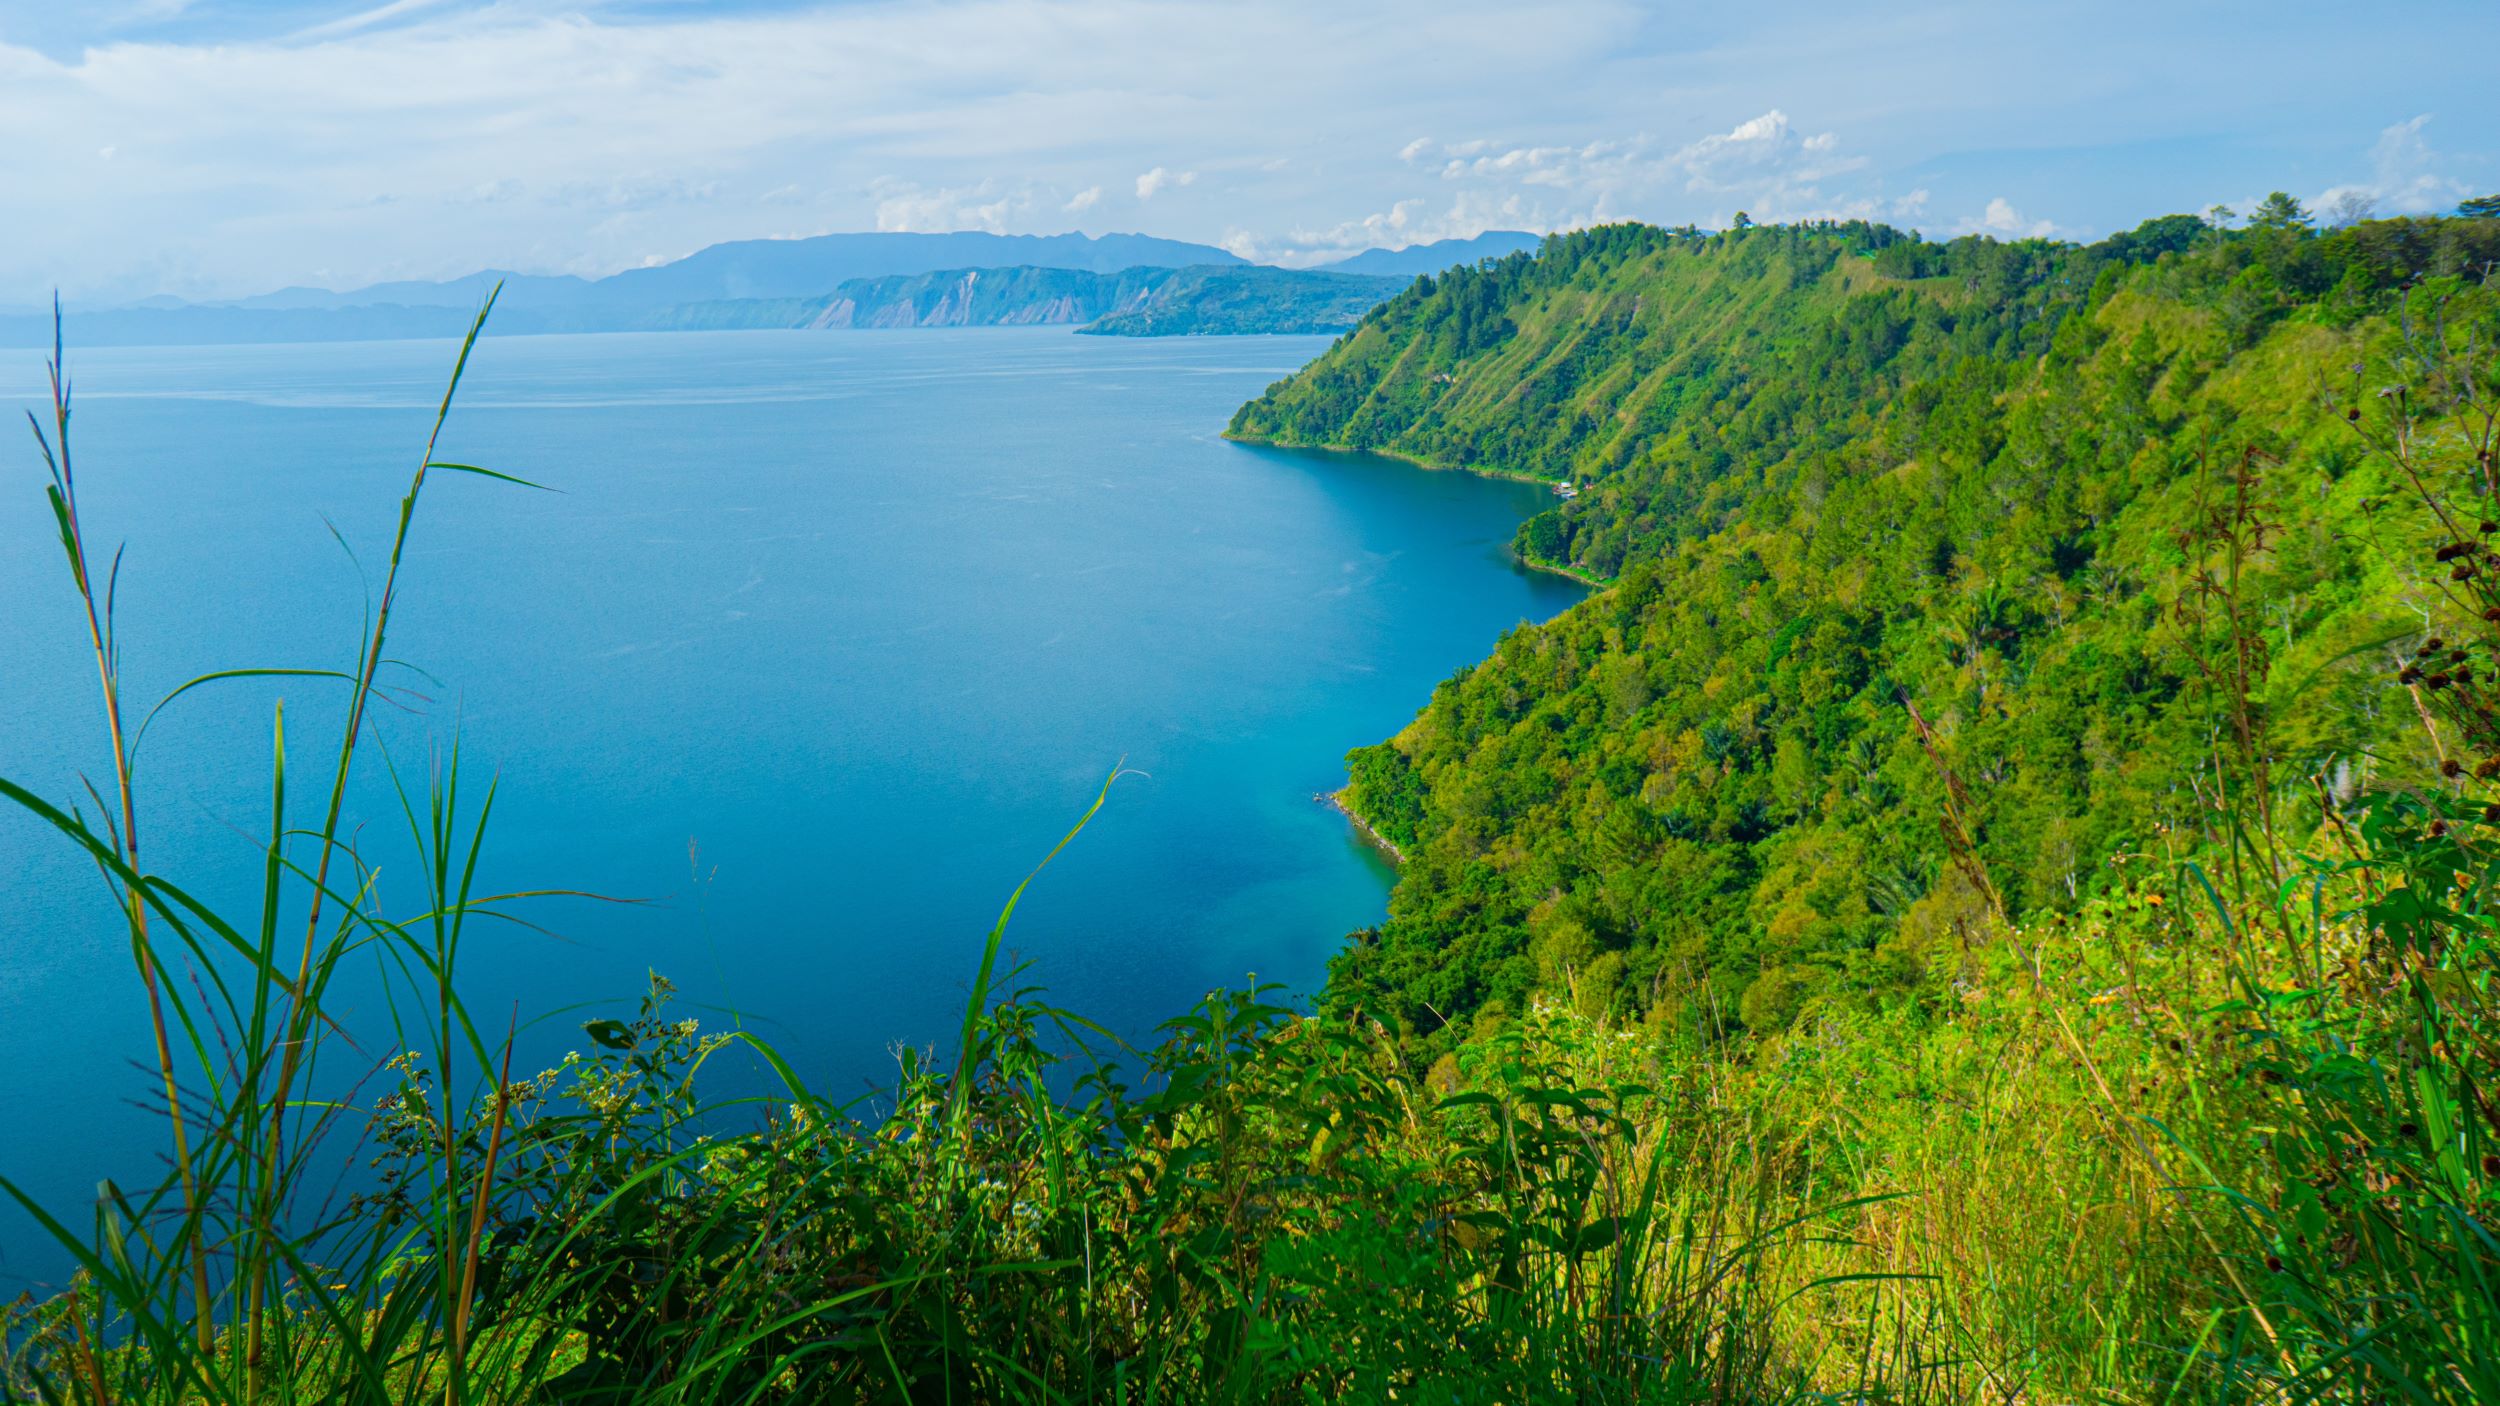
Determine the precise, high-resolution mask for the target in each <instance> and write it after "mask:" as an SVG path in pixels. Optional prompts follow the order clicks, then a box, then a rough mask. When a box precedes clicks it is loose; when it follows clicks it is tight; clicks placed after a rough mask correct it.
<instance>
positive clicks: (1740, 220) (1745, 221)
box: [1728, 210, 1753, 229]
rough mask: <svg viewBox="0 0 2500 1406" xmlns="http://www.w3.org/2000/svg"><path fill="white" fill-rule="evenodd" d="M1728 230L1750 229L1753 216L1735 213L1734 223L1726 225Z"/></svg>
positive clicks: (1739, 212) (1742, 212)
mask: <svg viewBox="0 0 2500 1406" xmlns="http://www.w3.org/2000/svg"><path fill="white" fill-rule="evenodd" d="M1728 228H1729V229H1752V228H1753V216H1751V215H1748V214H1746V213H1745V212H1744V211H1742V210H1739V211H1737V212H1736V219H1735V220H1734V222H1732V223H1731V224H1729V225H1728Z"/></svg>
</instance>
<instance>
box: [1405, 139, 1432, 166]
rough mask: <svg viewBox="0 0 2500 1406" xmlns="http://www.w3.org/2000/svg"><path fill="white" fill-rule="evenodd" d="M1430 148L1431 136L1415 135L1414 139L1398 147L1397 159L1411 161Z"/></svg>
mask: <svg viewBox="0 0 2500 1406" xmlns="http://www.w3.org/2000/svg"><path fill="white" fill-rule="evenodd" d="M1430 150H1432V138H1430V137H1417V138H1416V139H1415V140H1413V141H1411V142H1408V143H1407V144H1406V145H1404V146H1402V147H1399V148H1398V160H1400V161H1413V160H1414V159H1415V158H1416V157H1418V156H1421V155H1423V154H1424V153H1425V152H1427V151H1430Z"/></svg>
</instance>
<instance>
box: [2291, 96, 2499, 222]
mask: <svg viewBox="0 0 2500 1406" xmlns="http://www.w3.org/2000/svg"><path fill="white" fill-rule="evenodd" d="M2430 122H2431V114H2429V113H2427V112H2425V113H2421V114H2419V115H2417V116H2414V117H2411V118H2408V119H2406V120H2405V121H2402V122H2398V123H2396V124H2394V125H2393V126H2390V127H2387V128H2384V129H2382V130H2381V131H2380V132H2379V134H2378V141H2377V142H2376V143H2374V144H2373V145H2372V146H2371V147H2370V178H2369V179H2368V180H2366V181H2350V182H2346V183H2345V184H2342V185H2337V186H2330V187H2328V188H2327V189H2326V190H2325V191H2323V192H2320V193H2319V195H2318V196H2317V197H2316V198H2315V199H2313V200H2311V201H2310V202H2309V203H2310V205H2311V207H2312V208H2314V209H2316V210H2318V211H2320V212H2321V213H2323V214H2325V215H2326V216H2327V217H2328V218H2329V219H2330V220H2333V221H2336V222H2349V221H2351V220H2353V219H2357V218H2362V217H2365V216H2367V215H2369V214H2373V213H2375V214H2389V215H2426V214H2432V213H2435V212H2440V211H2445V210H2447V209H2449V208H2451V207H2453V206H2454V205H2455V204H2456V203H2457V201H2458V200H2460V199H2462V198H2463V197H2465V196H2467V195H2470V194H2472V193H2473V188H2472V187H2470V186H2468V185H2467V184H2466V183H2465V182H2463V181H2460V180H2458V179H2456V178H2455V177H2453V176H2450V175H2448V174H2446V172H2445V171H2444V170H2443V169H2442V167H2443V166H2444V164H2445V163H2443V162H2442V161H2441V160H2440V158H2439V155H2438V153H2436V152H2434V151H2432V150H2431V144H2430V140H2429V139H2428V138H2426V137H2424V136H2423V135H2422V129H2423V128H2425V127H2427V126H2429V125H2430Z"/></svg>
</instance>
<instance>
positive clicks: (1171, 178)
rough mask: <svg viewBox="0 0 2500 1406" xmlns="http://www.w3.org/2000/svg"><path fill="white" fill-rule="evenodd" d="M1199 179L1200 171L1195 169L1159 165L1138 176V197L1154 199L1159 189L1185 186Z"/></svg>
mask: <svg viewBox="0 0 2500 1406" xmlns="http://www.w3.org/2000/svg"><path fill="white" fill-rule="evenodd" d="M1197 179H1198V173H1197V172H1195V171H1172V170H1167V169H1165V168H1164V167H1161V166H1157V167H1156V168H1154V169H1153V170H1151V171H1148V172H1147V173H1146V174H1144V175H1142V176H1139V177H1138V178H1137V198H1138V199H1140V200H1152V199H1154V198H1155V194H1156V192H1158V191H1162V190H1166V189H1169V188H1171V187H1173V186H1185V185H1188V184H1190V183H1191V182H1193V181H1195V180H1197Z"/></svg>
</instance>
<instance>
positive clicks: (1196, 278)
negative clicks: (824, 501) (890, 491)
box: [0, 231, 1536, 346]
mask: <svg viewBox="0 0 2500 1406" xmlns="http://www.w3.org/2000/svg"><path fill="white" fill-rule="evenodd" d="M1535 244H1536V237H1535V236H1533V235H1526V234H1516V233H1507V232H1498V233H1492V234H1486V235H1482V236H1479V237H1477V238H1475V239H1468V240H1444V241H1441V242H1439V243H1436V244H1427V245H1417V246H1414V247H1412V248H1408V249H1400V250H1385V249H1373V250H1368V251H1366V252H1364V253H1361V254H1358V255H1355V256H1354V257H1352V258H1349V259H1344V260H1340V261H1339V262H1337V263H1335V264H1330V265H1327V266H1324V267H1323V268H1320V269H1315V270H1300V271H1293V270H1285V269H1277V268H1270V267H1267V266H1264V265H1257V264H1251V263H1249V262H1248V261H1246V260H1244V259H1242V258H1241V257H1240V256H1238V255H1235V254H1233V253H1230V252H1229V251H1226V250H1223V249H1218V248H1216V247H1214V246H1212V245H1206V244H1191V243H1187V242H1185V241H1181V240H1171V239H1159V238H1155V237H1153V236H1149V235H1140V234H1108V235H1101V236H1091V235H1083V234H1055V235H1030V234H1014V235H1007V234H988V233H984V232H980V231H959V232H956V233H951V234H826V235H818V236H815V237H813V238H808V239H751V240H741V241H738V242H735V243H730V244H715V245H712V246H710V247H709V248H706V249H702V250H698V251H697V252H695V253H693V254H690V255H688V256H686V257H685V258H682V259H679V260H676V261H675V262H673V263H667V264H661V265H657V266H654V267H651V268H640V269H628V270H626V271H625V272H623V273H617V274H612V275H610V276H608V277H606V278H598V279H585V278H575V277H571V276H549V275H543V274H512V273H503V272H498V271H494V270H488V271H485V272H480V273H474V274H470V275H468V276H466V277H464V278H455V279H448V280H444V281H441V282H397V283H377V284H374V285H372V286H370V287H365V288H356V289H350V290H346V291H342V292H333V291H329V290H326V289H319V288H284V289H280V290H279V291H277V292H274V293H264V294H261V295H259V296H256V297H250V298H240V299H235V300H232V301H228V302H215V303H184V302H181V301H180V300H178V299H172V298H151V299H148V300H147V301H145V302H143V303H139V304H134V305H132V306H128V307H120V308H107V309H99V310H76V309H73V310H72V312H71V314H70V319H69V321H70V331H71V335H72V337H73V338H74V339H75V340H77V341H79V342H81V343H83V344H85V345H89V346H96V345H132V344H167V345H186V344H211V343H231V342H289V341H365V340H385V339H393V338H408V337H446V336H456V335H458V333H459V332H460V330H461V329H462V328H463V327H465V326H466V324H467V319H468V316H469V314H470V313H472V312H473V311H474V310H475V309H476V307H477V305H478V303H479V302H480V301H481V300H482V299H483V298H484V297H485V296H486V291H487V290H488V289H489V288H491V287H493V286H494V285H495V283H496V282H497V281H498V280H500V281H501V282H502V283H503V285H504V291H503V297H502V299H501V300H500V301H499V302H498V303H497V305H496V312H495V320H494V324H493V328H492V330H493V331H494V332H496V333H498V334H503V335H512V334H517V333H532V332H622V331H663V330H679V329H694V328H762V327H835V326H844V327H929V326H997V325H1012V324H1019V323H1024V324H1044V323H1071V324H1080V325H1082V324H1092V323H1095V322H1097V321H1098V320H1103V319H1109V321H1106V322H1104V324H1103V325H1102V326H1099V327H1094V328H1091V329H1090V330H1096V331H1101V332H1105V333H1113V334H1119V335H1133V336H1162V335H1183V334H1205V333H1218V332H1283V331H1296V332H1325V331H1336V330H1341V329H1342V328H1345V327H1350V326H1352V325H1353V324H1354V323H1355V321H1357V320H1358V319H1359V318H1360V317H1361V316H1362V314H1363V312H1364V311H1365V310H1366V309H1368V308H1369V307H1371V306H1372V305H1373V304H1376V303H1378V302H1380V301H1381V300H1382V299H1385V298H1386V297H1387V296H1388V295H1389V294H1390V293H1392V292H1395V291H1396V290H1397V288H1398V287H1399V286H1401V285H1402V284H1403V283H1405V282H1406V281H1408V280H1410V279H1412V278H1413V276H1414V275H1415V274H1418V273H1427V272H1434V271H1437V270H1439V269H1443V268H1447V267H1449V266H1451V265H1453V264H1459V263H1472V262H1474V261H1475V260H1477V259H1480V258H1486V257H1492V256H1496V255H1500V254H1506V253H1510V252H1512V251H1514V250H1516V249H1520V248H1533V247H1534V246H1535ZM51 335H52V328H51V318H50V316H49V315H48V314H43V313H35V312H0V346H40V345H43V344H45V343H47V342H49V341H50V339H51Z"/></svg>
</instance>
